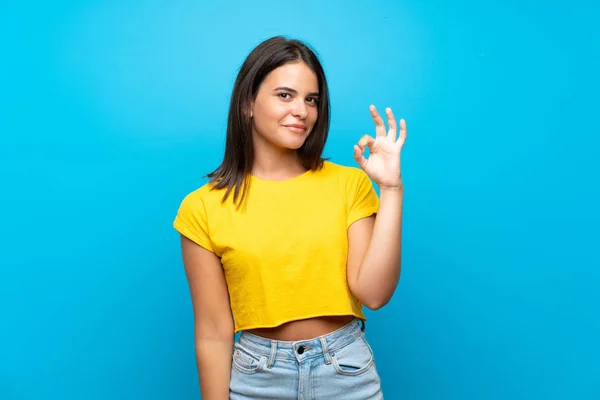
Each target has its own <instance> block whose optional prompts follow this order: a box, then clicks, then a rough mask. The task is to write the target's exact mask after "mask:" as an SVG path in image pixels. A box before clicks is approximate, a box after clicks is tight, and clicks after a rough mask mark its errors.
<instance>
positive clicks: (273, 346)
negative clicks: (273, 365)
mask: <svg viewBox="0 0 600 400" xmlns="http://www.w3.org/2000/svg"><path fill="white" fill-rule="evenodd" d="M360 322H362V321H360V320H358V319H354V320H352V321H351V322H350V323H348V324H346V325H344V326H343V327H341V328H339V329H337V330H335V331H333V332H331V333H328V334H326V335H322V336H317V337H315V338H312V339H305V340H298V341H284V340H275V339H269V338H265V337H262V336H257V335H254V334H252V333H249V332H245V331H244V332H242V334H241V335H240V338H239V340H238V344H239V345H240V346H242V347H243V348H245V349H247V350H249V351H251V352H253V353H254V354H257V355H260V356H265V357H267V358H269V360H271V361H272V360H274V359H276V358H280V359H294V360H298V361H302V360H303V359H307V358H312V357H317V356H320V355H325V356H326V357H327V353H328V352H332V351H336V350H337V349H339V348H341V347H344V346H346V345H347V344H349V343H351V342H352V341H353V340H356V338H358V337H359V336H360V335H362V333H363V330H364V323H363V327H362V328H361V326H360Z"/></svg>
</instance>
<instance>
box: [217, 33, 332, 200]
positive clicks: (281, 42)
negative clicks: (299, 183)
mask: <svg viewBox="0 0 600 400" xmlns="http://www.w3.org/2000/svg"><path fill="white" fill-rule="evenodd" d="M299 61H300V62H304V63H305V64H306V65H307V66H308V67H309V68H311V69H312V71H313V72H314V73H315V74H316V75H317V80H318V85H319V103H318V116H317V120H316V122H315V126H314V127H313V130H312V131H311V133H310V135H309V136H308V138H307V139H306V141H305V142H304V144H303V145H302V147H300V148H299V149H298V155H299V158H300V161H301V163H302V165H303V166H304V168H305V169H307V170H313V171H314V170H318V169H319V168H321V167H322V166H323V162H324V161H325V159H324V158H322V156H321V155H322V154H323V149H324V147H325V142H326V140H327V135H328V133H329V120H330V110H329V90H328V87H327V80H326V78H325V72H324V71H323V67H322V65H321V63H320V61H319V59H318V57H317V55H316V53H315V51H314V50H312V49H311V48H310V47H309V45H307V44H305V43H303V42H301V41H299V40H293V39H286V38H284V37H283V36H275V37H272V38H270V39H268V40H265V41H264V42H262V43H260V44H259V45H258V46H256V47H255V48H254V49H253V50H252V52H251V53H250V54H249V55H248V57H247V58H246V60H245V61H244V63H243V64H242V66H241V68H240V71H239V73H238V75H237V78H236V80H235V84H234V86H233V93H232V95H231V102H230V106H229V116H228V119H227V140H226V143H225V154H224V157H223V161H222V163H221V165H220V166H219V167H218V168H217V169H216V170H214V171H213V172H211V173H209V174H207V175H206V176H207V177H208V178H210V182H209V183H210V184H211V186H212V187H213V188H214V189H223V188H227V190H226V191H225V195H224V196H223V201H225V200H226V199H227V197H228V196H229V195H230V193H231V191H233V201H234V203H235V202H238V201H239V202H238V206H239V204H241V203H242V202H243V201H244V200H245V199H246V196H247V194H248V188H249V185H250V181H249V175H250V172H251V170H252V165H253V163H254V146H253V142H252V120H251V119H250V118H249V116H248V112H249V107H250V104H251V102H252V101H253V100H254V99H255V98H256V95H257V93H258V89H259V87H260V85H261V83H262V82H263V80H264V79H265V78H266V76H267V75H268V74H269V73H270V72H271V71H273V70H274V69H276V68H278V67H280V66H282V65H285V64H288V63H293V62H299Z"/></svg>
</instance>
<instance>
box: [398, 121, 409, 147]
mask: <svg viewBox="0 0 600 400" xmlns="http://www.w3.org/2000/svg"><path fill="white" fill-rule="evenodd" d="M406 135H407V132H406V121H405V120H404V119H401V120H400V135H399V136H398V140H397V141H396V143H399V144H400V146H404V142H406Z"/></svg>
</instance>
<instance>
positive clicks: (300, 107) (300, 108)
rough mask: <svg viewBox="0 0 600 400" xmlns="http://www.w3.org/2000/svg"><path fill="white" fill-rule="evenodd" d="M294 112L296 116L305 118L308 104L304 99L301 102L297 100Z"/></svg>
mask: <svg viewBox="0 0 600 400" xmlns="http://www.w3.org/2000/svg"><path fill="white" fill-rule="evenodd" d="M292 114H294V117H298V118H300V119H305V118H306V115H307V112H306V104H304V101H302V100H300V101H299V102H296V103H295V105H294V109H293V110H292Z"/></svg>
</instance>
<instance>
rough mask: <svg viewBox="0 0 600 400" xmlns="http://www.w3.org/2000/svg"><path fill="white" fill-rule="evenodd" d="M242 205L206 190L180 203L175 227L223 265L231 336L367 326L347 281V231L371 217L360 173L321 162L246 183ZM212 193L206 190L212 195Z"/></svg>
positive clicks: (369, 195) (372, 199) (373, 204)
mask: <svg viewBox="0 0 600 400" xmlns="http://www.w3.org/2000/svg"><path fill="white" fill-rule="evenodd" d="M250 179H251V182H250V188H249V192H248V199H247V203H246V207H245V208H244V207H239V208H237V207H236V204H234V203H233V193H231V194H230V195H229V197H228V198H227V200H226V201H225V202H224V203H222V202H221V200H222V197H223V194H224V193H225V189H222V190H214V189H212V187H211V186H210V185H209V184H205V185H204V186H202V187H201V188H199V189H197V190H195V191H193V192H191V193H189V194H188V195H187V196H186V197H185V198H184V200H183V201H182V203H181V205H180V207H179V210H178V213H177V216H176V218H175V221H174V223H173V226H174V227H175V229H176V230H177V231H179V232H180V233H181V234H182V235H184V236H186V237H188V238H189V239H191V240H192V241H194V242H196V243H197V244H199V245H200V246H202V247H204V248H206V249H207V250H209V251H211V252H213V253H215V254H216V255H217V256H218V257H220V259H221V264H222V265H223V270H224V272H225V279H226V281H227V286H228V290H229V297H230V302H231V310H232V313H233V319H234V324H235V332H236V333H237V332H238V331H240V330H247V329H253V328H264V327H274V326H278V325H281V324H283V323H285V322H288V321H293V320H298V319H305V318H311V317H317V316H326V315H354V316H355V317H357V318H360V319H363V320H365V319H366V318H365V316H364V314H363V310H362V304H360V302H359V301H358V300H357V299H356V298H355V297H354V296H353V295H352V293H351V292H350V289H349V288H348V284H347V280H346V262H347V258H348V236H347V232H348V227H349V226H350V225H351V224H352V223H353V222H355V221H357V220H358V219H361V218H364V217H368V216H370V215H373V214H375V213H376V212H377V209H378V206H379V198H378V197H377V193H376V192H375V189H374V188H373V184H372V183H371V180H370V179H369V177H368V176H367V175H366V174H365V173H364V172H363V171H362V170H361V169H359V168H355V167H347V166H342V165H337V164H334V163H331V162H328V161H325V163H324V165H323V168H322V169H320V170H318V171H308V172H305V173H304V174H302V175H300V176H297V177H294V178H291V179H288V180H284V181H269V180H263V179H259V178H257V177H254V176H251V177H250ZM211 189H212V190H211Z"/></svg>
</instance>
